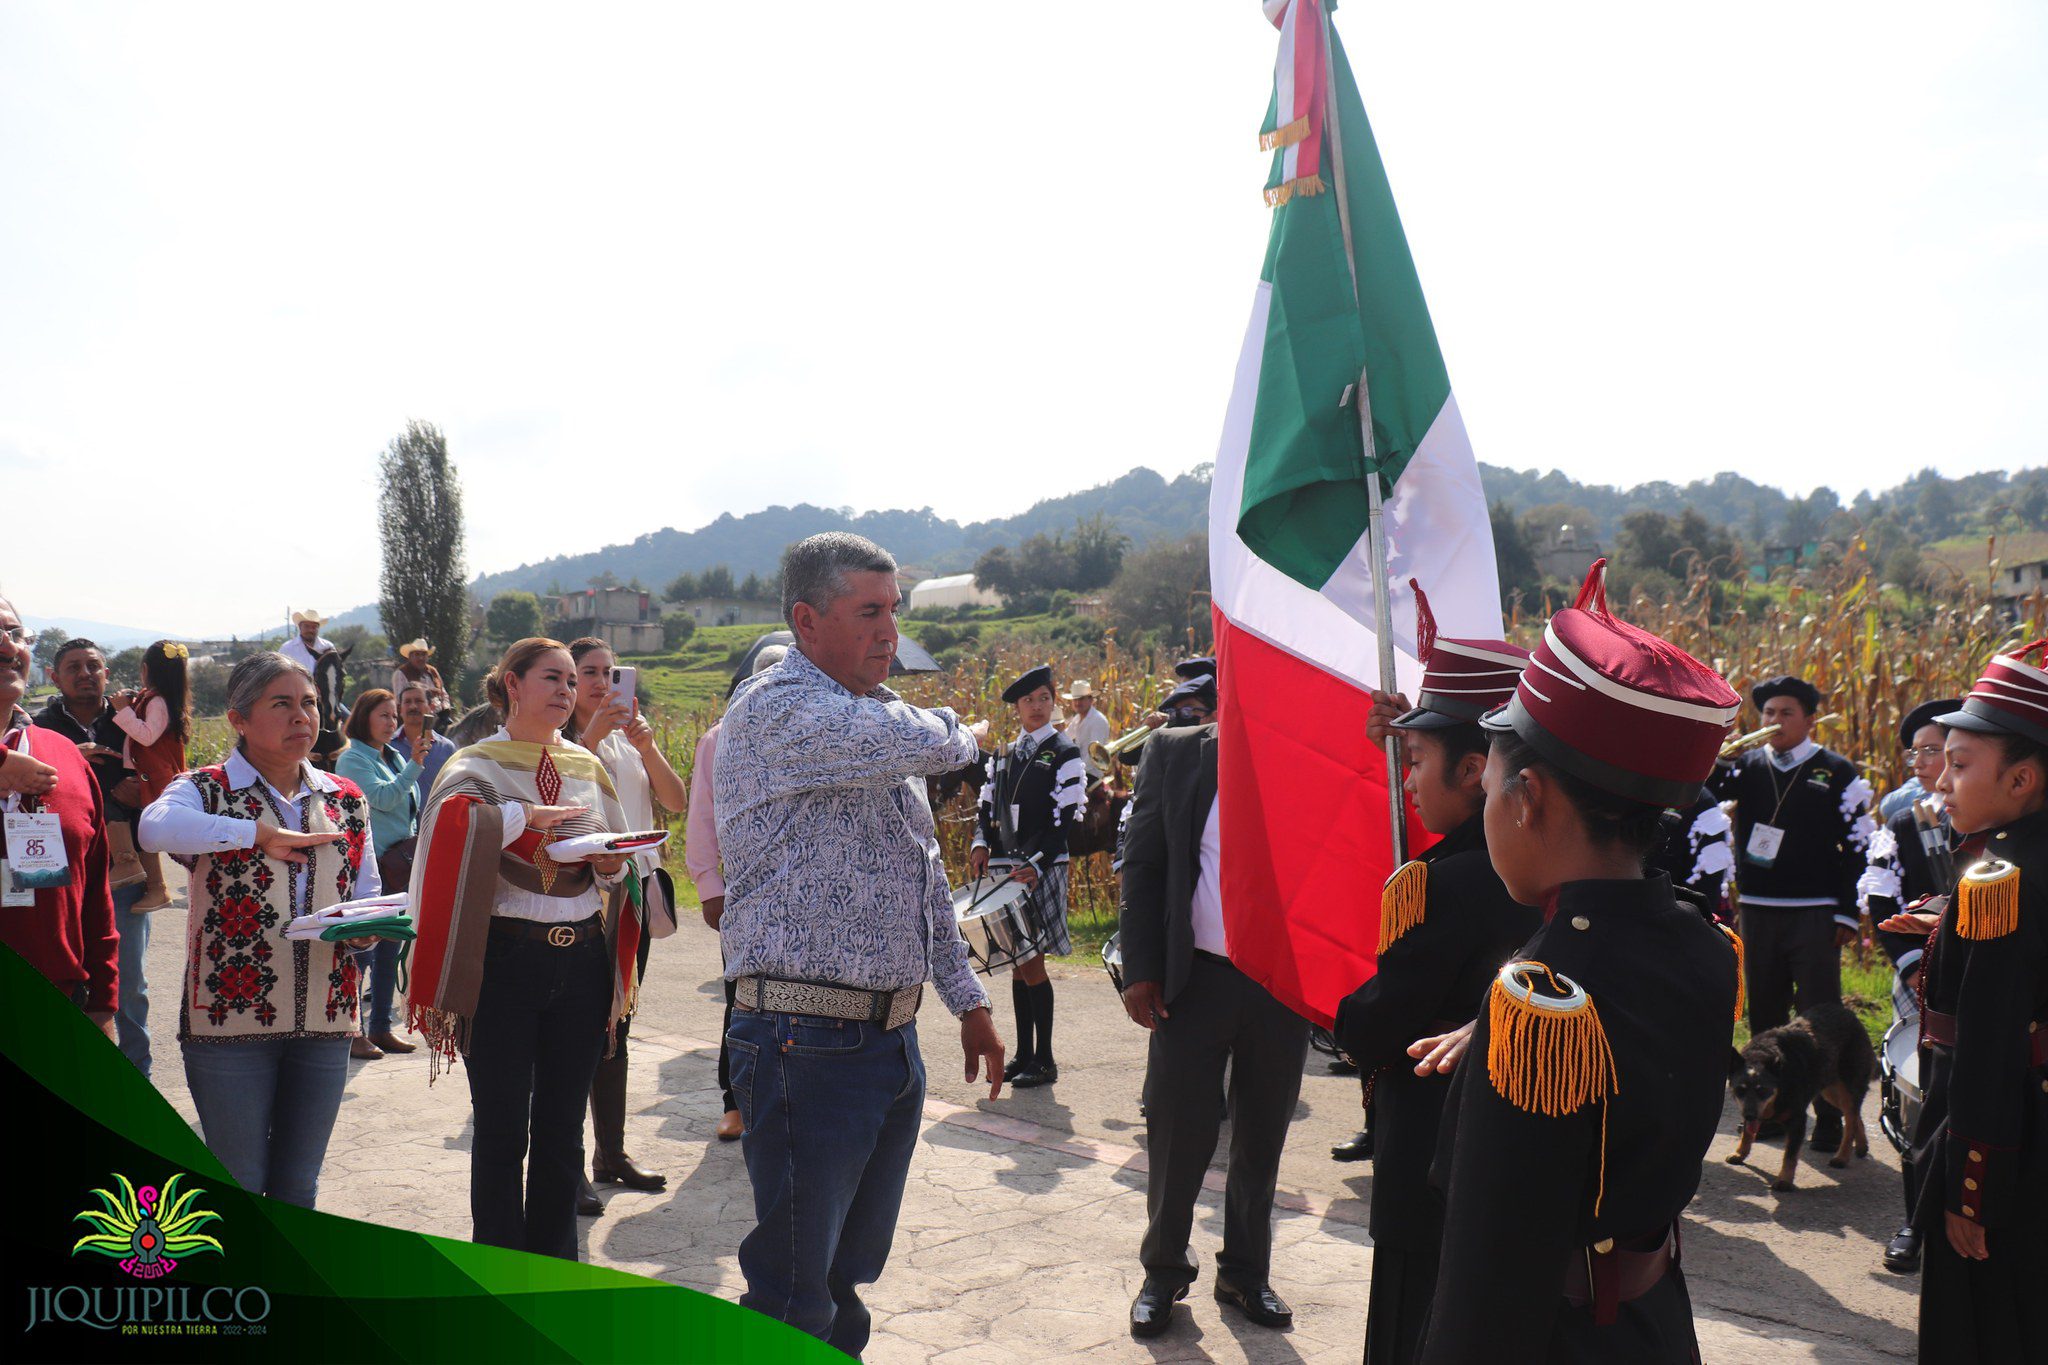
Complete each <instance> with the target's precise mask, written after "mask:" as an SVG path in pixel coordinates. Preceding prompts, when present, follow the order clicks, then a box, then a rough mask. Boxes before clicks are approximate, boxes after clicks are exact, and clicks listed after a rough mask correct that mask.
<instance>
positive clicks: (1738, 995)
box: [1714, 924, 1749, 1023]
mask: <svg viewBox="0 0 2048 1365" xmlns="http://www.w3.org/2000/svg"><path fill="white" fill-rule="evenodd" d="M1714 927H1715V928H1716V929H1719V930H1720V931H1721V932H1722V933H1724V934H1726V935H1727V936H1728V946H1729V947H1731V948H1733V949H1734V950H1735V1019H1736V1022H1737V1023H1740V1022H1741V1021H1742V1009H1743V1006H1744V1005H1745V1004H1747V1003H1748V999H1749V997H1748V996H1747V995H1745V994H1744V993H1743V992H1744V989H1745V987H1744V983H1745V982H1746V980H1747V979H1748V974H1747V973H1745V972H1744V971H1743V969H1742V935H1740V934H1738V933H1736V932H1735V931H1734V930H1733V929H1730V928H1729V927H1728V926H1727V925H1725V924H1716V925H1715V926H1714Z"/></svg>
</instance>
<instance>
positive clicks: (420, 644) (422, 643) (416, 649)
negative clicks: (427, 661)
mask: <svg viewBox="0 0 2048 1365" xmlns="http://www.w3.org/2000/svg"><path fill="white" fill-rule="evenodd" d="M433 652H434V647H433V646H432V645H430V644H428V643H427V639H426V637H425V636H424V635H423V636H421V637H420V638H419V639H417V640H408V641H407V642H406V643H404V644H402V645H400V646H399V647H398V657H399V658H401V659H403V658H407V657H408V656H410V655H414V654H429V655H430V654H432V653H433Z"/></svg>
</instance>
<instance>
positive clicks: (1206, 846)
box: [1188, 797, 1230, 957]
mask: <svg viewBox="0 0 2048 1365" xmlns="http://www.w3.org/2000/svg"><path fill="white" fill-rule="evenodd" d="M1222 809H1223V803H1222V802H1221V801H1220V800H1219V799H1217V798H1214V797H1212V798H1210V801H1209V818H1208V819H1207V820H1205V821H1203V822H1202V856H1201V872H1200V875H1198V876H1197V877H1196V878H1195V890H1194V895H1193V897H1192V900H1191V902H1190V904H1189V906H1188V912H1189V914H1190V915H1191V916H1192V917H1193V919H1194V922H1195V947H1196V948H1197V949H1199V950H1201V951H1202V952H1205V953H1214V954H1216V956H1218V957H1229V956H1230V940H1229V939H1228V938H1227V937H1226V936H1225V935H1224V932H1223V872H1222V862H1223V822H1222V820H1220V819H1219V818H1218V814H1217V813H1218V812H1219V811H1221V810H1222Z"/></svg>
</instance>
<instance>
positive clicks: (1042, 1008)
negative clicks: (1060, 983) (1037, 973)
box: [1031, 981, 1052, 1066]
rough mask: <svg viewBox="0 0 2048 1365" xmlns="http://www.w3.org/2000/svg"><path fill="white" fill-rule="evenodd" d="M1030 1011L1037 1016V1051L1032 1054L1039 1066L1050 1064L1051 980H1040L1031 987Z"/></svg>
mask: <svg viewBox="0 0 2048 1365" xmlns="http://www.w3.org/2000/svg"><path fill="white" fill-rule="evenodd" d="M1031 1012H1032V1013H1033V1014H1034V1015H1035V1016H1037V1022H1038V1051H1037V1052H1036V1053H1034V1054H1033V1055H1034V1056H1036V1057H1037V1058H1038V1064H1039V1065H1040V1066H1051V1065H1052V982H1050V981H1041V982H1039V983H1038V984H1037V985H1035V986H1033V987H1032V988H1031Z"/></svg>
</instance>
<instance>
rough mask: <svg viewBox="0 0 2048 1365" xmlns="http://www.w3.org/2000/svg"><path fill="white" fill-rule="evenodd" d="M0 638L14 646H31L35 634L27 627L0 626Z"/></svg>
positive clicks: (34, 640)
mask: <svg viewBox="0 0 2048 1365" xmlns="http://www.w3.org/2000/svg"><path fill="white" fill-rule="evenodd" d="M0 637H4V638H5V639H6V640H7V642H8V643H9V644H15V645H32V644H34V643H35V642H36V633H35V632H34V631H32V630H30V629H29V628H28V627H27V626H0Z"/></svg>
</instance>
